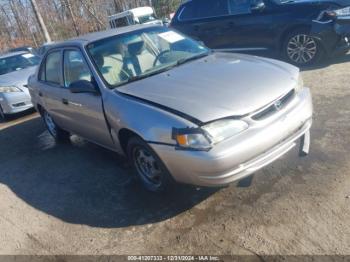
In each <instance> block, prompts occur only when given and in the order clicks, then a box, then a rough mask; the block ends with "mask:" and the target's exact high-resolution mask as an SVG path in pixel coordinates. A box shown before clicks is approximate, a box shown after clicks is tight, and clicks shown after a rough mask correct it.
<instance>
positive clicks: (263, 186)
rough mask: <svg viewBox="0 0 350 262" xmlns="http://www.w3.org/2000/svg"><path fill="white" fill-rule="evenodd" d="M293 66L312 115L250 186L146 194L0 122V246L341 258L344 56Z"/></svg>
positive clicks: (23, 250)
mask: <svg viewBox="0 0 350 262" xmlns="http://www.w3.org/2000/svg"><path fill="white" fill-rule="evenodd" d="M333 62H334V64H332V65H328V64H326V65H322V66H320V67H319V68H314V69H310V70H307V71H304V72H303V76H304V79H305V83H306V85H307V86H309V87H310V88H311V89H312V92H313V97H314V106H315V118H314V125H313V128H312V145H311V146H312V148H311V154H310V155H309V156H308V157H306V158H298V157H297V152H296V150H295V151H293V152H290V153H289V154H288V155H286V156H285V157H284V158H282V159H280V160H278V161H276V162H275V163H273V164H272V165H270V166H268V167H267V168H265V169H263V170H262V171H260V172H258V173H256V175H255V176H254V179H253V181H252V184H251V185H250V186H249V187H238V186H237V185H236V184H233V185H231V186H230V187H227V188H224V189H195V188H190V187H188V188H187V187H181V188H179V189H176V190H174V191H173V192H169V193H168V194H167V195H166V196H162V197H160V196H157V195H153V194H150V193H147V192H145V191H144V190H143V189H142V188H141V187H140V186H139V185H138V184H137V183H136V182H135V181H134V180H132V179H130V175H129V173H130V171H129V169H128V168H127V165H126V164H125V161H124V159H122V158H120V157H118V156H117V155H115V154H113V153H111V152H109V151H107V150H105V149H103V148H100V147H98V146H95V145H93V144H91V143H87V142H85V141H83V140H81V139H79V138H78V137H74V139H73V146H71V145H56V144H55V143H54V142H53V140H52V139H51V137H50V136H49V135H48V133H47V132H46V131H45V128H44V126H43V124H42V122H41V120H40V119H39V117H38V116H37V114H33V113H29V114H23V115H21V116H18V117H15V118H13V119H12V120H10V121H8V122H7V123H0V145H1V150H0V163H1V164H0V254H41V255H45V254H56V255H57V254H85V255H86V254H99V255H100V254H104V255H107V254H153V255H154V254H202V253H205V254H217V255H219V254H242V255H245V254H247V255H252V254H253V255H256V256H257V258H259V259H261V258H262V257H261V256H264V255H276V254H279V255H306V254H309V255H325V254H327V255H334V254H342V255H346V254H347V255H350V222H349V221H350V121H349V120H350V87H349V83H350V73H349V69H350V55H347V56H346V57H343V58H340V59H337V60H334V61H333Z"/></svg>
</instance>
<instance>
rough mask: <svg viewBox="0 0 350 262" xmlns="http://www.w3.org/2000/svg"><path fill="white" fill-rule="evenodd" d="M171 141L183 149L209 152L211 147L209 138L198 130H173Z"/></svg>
mask: <svg viewBox="0 0 350 262" xmlns="http://www.w3.org/2000/svg"><path fill="white" fill-rule="evenodd" d="M173 139H175V140H176V142H177V146H178V147H179V148H183V149H192V150H209V149H210V148H211V146H212V145H211V141H210V139H209V137H208V136H207V135H206V134H205V133H204V131H203V130H202V129H200V128H184V129H175V128H174V130H173Z"/></svg>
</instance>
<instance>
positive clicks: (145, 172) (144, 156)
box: [134, 147, 162, 187]
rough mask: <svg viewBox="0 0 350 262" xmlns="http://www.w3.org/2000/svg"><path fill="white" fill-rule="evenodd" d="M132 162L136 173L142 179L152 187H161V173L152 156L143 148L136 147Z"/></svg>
mask: <svg viewBox="0 0 350 262" xmlns="http://www.w3.org/2000/svg"><path fill="white" fill-rule="evenodd" d="M134 162H135V166H136V169H137V172H138V173H139V174H140V175H141V176H142V179H143V180H145V181H146V182H147V183H150V184H152V185H153V186H157V187H159V186H160V185H161V175H162V171H161V169H160V168H159V165H158V164H157V160H156V159H155V158H154V156H153V155H152V154H151V153H150V152H149V151H148V150H147V149H145V148H141V147H137V148H135V149H134Z"/></svg>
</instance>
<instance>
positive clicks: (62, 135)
mask: <svg viewBox="0 0 350 262" xmlns="http://www.w3.org/2000/svg"><path fill="white" fill-rule="evenodd" d="M41 115H42V118H43V120H44V123H45V125H46V128H47V130H48V131H49V133H50V134H51V136H52V137H53V138H54V139H55V140H56V141H57V142H67V141H69V138H70V134H69V133H68V132H67V131H65V130H63V129H61V128H60V127H59V126H58V125H56V123H55V121H54V120H53V119H52V117H51V115H50V114H49V113H48V112H47V111H46V110H44V109H43V110H42V112H41Z"/></svg>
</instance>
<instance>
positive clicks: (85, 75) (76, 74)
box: [63, 50, 92, 87]
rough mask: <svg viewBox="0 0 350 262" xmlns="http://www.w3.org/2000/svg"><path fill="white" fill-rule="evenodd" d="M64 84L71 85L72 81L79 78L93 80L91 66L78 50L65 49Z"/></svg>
mask: <svg viewBox="0 0 350 262" xmlns="http://www.w3.org/2000/svg"><path fill="white" fill-rule="evenodd" d="M63 68H64V86H65V87H69V85H70V84H71V83H74V82H77V81H79V80H86V81H89V82H91V80H92V75H91V72H90V69H89V67H88V66H87V64H86V63H85V61H84V58H83V55H82V54H81V52H80V51H78V50H67V51H64V66H63Z"/></svg>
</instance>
